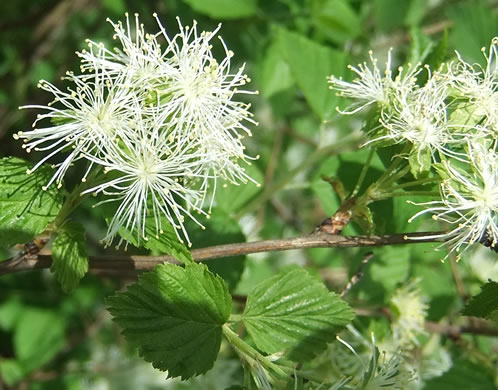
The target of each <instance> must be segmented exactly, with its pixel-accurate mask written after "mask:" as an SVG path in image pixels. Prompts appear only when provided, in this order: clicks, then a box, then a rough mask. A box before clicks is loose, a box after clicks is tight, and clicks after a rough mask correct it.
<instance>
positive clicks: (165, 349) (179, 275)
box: [107, 263, 232, 379]
mask: <svg viewBox="0 0 498 390" xmlns="http://www.w3.org/2000/svg"><path fill="white" fill-rule="evenodd" d="M107 303H108V304H109V305H110V308H109V311H110V312H111V314H112V315H113V316H114V320H115V321H116V322H117V323H118V324H119V325H120V326H121V327H122V328H123V334H124V335H125V337H126V339H127V340H128V341H129V342H130V343H131V344H132V345H134V346H136V347H138V350H139V353H140V355H141V356H142V357H143V358H144V359H145V360H146V361H148V362H152V365H153V366H154V367H156V368H158V369H160V370H164V371H166V370H167V371H168V376H169V377H178V376H179V377H182V379H187V378H190V377H191V376H194V375H199V374H203V373H204V372H206V371H207V370H209V369H210V368H211V367H212V366H213V363H214V361H215V360H216V356H217V355H218V351H219V349H220V343H221V334H222V330H221V327H222V325H223V324H224V323H225V322H226V321H227V319H228V317H229V315H230V311H231V305H232V301H231V296H230V294H229V293H228V288H227V286H226V284H225V283H224V282H223V280H222V279H221V278H220V277H219V276H216V275H214V274H213V273H211V272H210V271H209V270H208V269H207V267H206V266H205V265H204V264H196V263H188V264H186V265H185V268H182V267H180V266H177V265H173V264H163V265H159V266H157V267H155V268H154V269H153V270H152V271H150V272H147V273H145V274H143V275H141V276H140V278H139V280H138V282H137V283H134V284H132V285H130V286H129V287H128V289H127V291H125V292H121V293H117V294H116V295H114V296H112V297H110V298H108V300H107Z"/></svg>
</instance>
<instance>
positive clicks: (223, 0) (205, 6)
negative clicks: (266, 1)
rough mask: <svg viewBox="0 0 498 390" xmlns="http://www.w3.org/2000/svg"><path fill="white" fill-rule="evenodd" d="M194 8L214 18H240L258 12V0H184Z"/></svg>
mask: <svg viewBox="0 0 498 390" xmlns="http://www.w3.org/2000/svg"><path fill="white" fill-rule="evenodd" d="M184 1H185V3H187V4H188V5H190V6H191V7H192V8H193V9H194V10H196V11H197V12H199V13H201V14H205V15H207V16H209V17H211V18H213V19H239V18H247V17H249V16H253V15H255V14H256V13H257V12H258V0H184Z"/></svg>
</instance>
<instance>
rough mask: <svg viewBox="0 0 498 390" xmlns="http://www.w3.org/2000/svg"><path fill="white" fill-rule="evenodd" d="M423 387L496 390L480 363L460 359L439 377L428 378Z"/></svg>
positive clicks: (428, 389) (431, 388)
mask: <svg viewBox="0 0 498 390" xmlns="http://www.w3.org/2000/svg"><path fill="white" fill-rule="evenodd" d="M423 389H424V390H455V389H465V390H496V386H495V384H494V383H493V379H492V377H491V376H490V375H489V373H487V372H486V370H485V369H483V366H482V365H479V364H475V363H472V362H470V361H467V360H463V359H460V360H457V361H456V362H454V363H453V366H452V367H451V368H450V369H449V370H448V371H446V372H445V373H444V374H443V375H441V376H440V377H437V378H432V379H429V380H428V381H427V382H426V384H425V386H424V388H423Z"/></svg>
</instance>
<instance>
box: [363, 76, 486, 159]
mask: <svg viewBox="0 0 498 390" xmlns="http://www.w3.org/2000/svg"><path fill="white" fill-rule="evenodd" d="M428 72H429V80H428V81H427V83H426V84H425V85H424V86H423V87H422V88H418V89H414V90H403V89H402V90H400V92H399V93H398V98H397V100H396V101H395V102H393V106H392V109H391V110H390V111H389V112H387V111H384V112H382V114H381V119H380V123H381V124H382V125H383V126H384V128H385V129H386V130H387V131H386V134H384V135H381V136H379V137H377V138H372V139H371V140H369V141H368V142H366V144H365V145H367V144H369V143H372V142H376V141H379V140H382V139H389V140H391V141H393V142H395V143H402V142H409V143H410V144H412V145H413V152H415V153H416V156H417V160H418V162H419V164H420V166H423V162H422V160H423V155H424V154H429V155H430V156H433V154H434V153H435V152H438V153H439V154H440V155H445V156H451V157H454V158H457V159H462V158H463V156H464V154H463V153H459V152H458V151H456V150H455V146H458V145H460V146H461V145H462V144H463V145H464V144H465V142H466V141H467V140H468V137H469V136H472V137H477V135H476V136H474V135H472V134H471V130H470V128H468V127H466V126H463V125H454V124H452V123H451V121H449V120H448V117H447V105H446V103H445V100H446V98H447V97H448V89H449V84H448V82H447V81H445V80H443V79H441V78H440V77H439V75H438V74H436V75H434V76H432V75H431V74H430V71H429V70H428ZM484 135H486V133H485V132H481V133H478V136H484Z"/></svg>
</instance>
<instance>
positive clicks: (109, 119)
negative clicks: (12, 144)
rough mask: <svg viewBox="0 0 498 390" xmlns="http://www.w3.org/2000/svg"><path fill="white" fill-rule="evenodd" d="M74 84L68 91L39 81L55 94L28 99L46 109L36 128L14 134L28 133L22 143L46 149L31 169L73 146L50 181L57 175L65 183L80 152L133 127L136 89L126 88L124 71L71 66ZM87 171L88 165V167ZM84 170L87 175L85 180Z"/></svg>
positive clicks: (40, 149) (22, 134)
mask: <svg viewBox="0 0 498 390" xmlns="http://www.w3.org/2000/svg"><path fill="white" fill-rule="evenodd" d="M63 79H65V80H68V81H70V82H72V83H73V84H74V86H73V87H68V89H67V91H66V92H64V91H61V90H59V89H58V88H57V87H55V86H54V85H52V84H51V83H49V82H47V81H44V80H42V81H40V83H39V84H38V86H39V88H41V89H43V90H45V91H47V92H50V93H51V94H53V95H54V100H53V101H52V102H51V103H49V104H48V105H47V106H43V105H27V106H22V107H20V108H22V109H24V108H37V109H41V110H44V111H46V112H45V113H43V114H38V116H37V119H36V120H35V122H34V123H33V127H34V130H32V131H26V132H24V131H20V132H18V133H17V134H15V135H14V137H15V138H16V139H19V138H21V139H23V140H24V144H23V148H25V149H26V151H27V152H28V153H29V152H31V151H32V150H34V151H39V152H47V155H45V156H44V157H43V158H42V159H41V160H40V161H38V163H37V164H36V165H35V166H34V167H33V169H32V170H31V171H34V170H35V169H37V168H38V167H39V166H40V165H41V164H43V163H44V162H46V161H47V160H49V159H51V158H52V157H54V156H55V155H57V154H59V153H63V152H66V151H67V152H68V154H67V155H66V156H65V157H64V160H63V162H62V163H58V164H56V165H55V166H56V167H57V170H56V172H55V174H54V175H53V177H52V178H51V179H50V181H49V182H48V183H47V185H46V186H45V187H44V188H46V187H48V186H49V185H50V184H52V183H53V182H54V181H55V182H56V183H57V186H58V187H61V186H62V184H61V182H62V179H63V176H64V174H65V173H66V171H67V169H68V168H69V166H70V165H71V164H72V163H73V162H74V161H75V160H77V159H79V158H81V153H82V152H85V153H92V152H93V151H95V150H96V145H100V147H101V148H102V147H105V146H106V145H108V144H110V143H112V142H114V141H115V139H116V138H118V137H120V134H123V133H126V132H127V131H128V130H129V127H130V121H131V119H130V117H131V116H132V113H131V112H130V110H129V106H130V104H131V102H132V100H133V99H134V95H133V94H132V93H130V91H129V90H128V89H127V88H122V83H124V82H125V81H124V79H123V78H122V77H120V78H115V79H111V78H109V77H108V74H107V73H106V72H105V71H99V72H96V74H95V75H93V76H88V77H84V78H82V77H78V76H75V75H74V74H73V73H71V72H67V75H66V77H64V78H63ZM44 120H47V121H50V122H51V123H50V124H49V125H48V126H47V127H41V128H36V126H37V125H38V123H39V122H41V121H44ZM87 174H88V171H87ZM85 177H86V174H85V176H84V177H83V180H84V178H85Z"/></svg>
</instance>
